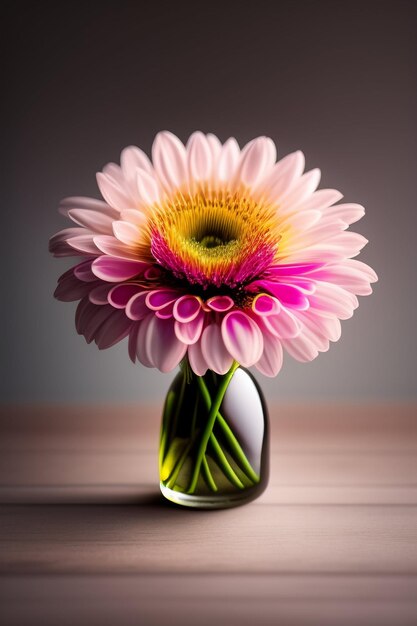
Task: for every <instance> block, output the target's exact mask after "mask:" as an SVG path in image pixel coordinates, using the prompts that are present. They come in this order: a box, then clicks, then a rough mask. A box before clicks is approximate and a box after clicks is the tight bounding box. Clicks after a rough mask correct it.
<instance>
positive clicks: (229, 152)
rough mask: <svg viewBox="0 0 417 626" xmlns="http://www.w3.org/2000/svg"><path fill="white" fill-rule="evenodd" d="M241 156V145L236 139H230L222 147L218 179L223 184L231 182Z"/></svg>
mask: <svg viewBox="0 0 417 626" xmlns="http://www.w3.org/2000/svg"><path fill="white" fill-rule="evenodd" d="M239 156H240V150H239V145H238V143H237V141H236V139H235V138H234V137H230V138H229V139H228V140H227V141H226V142H225V143H224V145H223V147H222V150H221V153H220V156H219V160H218V165H217V177H218V179H219V180H220V181H221V182H226V181H229V180H230V179H231V178H232V177H233V175H234V173H235V170H236V167H237V164H238V162H239Z"/></svg>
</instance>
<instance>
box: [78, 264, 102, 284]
mask: <svg viewBox="0 0 417 626" xmlns="http://www.w3.org/2000/svg"><path fill="white" fill-rule="evenodd" d="M91 267H92V264H91V261H90V260H88V261H83V262H82V263H79V264H78V265H76V266H75V267H74V268H73V272H74V276H76V277H77V278H78V280H82V281H84V282H85V283H92V282H94V281H97V277H96V276H95V275H94V274H93V272H92V271H91Z"/></svg>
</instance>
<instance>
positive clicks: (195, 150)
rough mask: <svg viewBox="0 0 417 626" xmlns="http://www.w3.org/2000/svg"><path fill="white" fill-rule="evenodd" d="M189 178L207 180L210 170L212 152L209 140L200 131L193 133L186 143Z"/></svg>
mask: <svg viewBox="0 0 417 626" xmlns="http://www.w3.org/2000/svg"><path fill="white" fill-rule="evenodd" d="M187 157H188V170H189V174H190V180H193V179H194V180H196V181H201V180H208V179H209V178H210V174H211V171H212V153H211V148H210V145H209V142H208V141H207V138H206V137H205V135H203V133H202V132H200V131H197V132H195V133H193V134H192V135H191V136H190V138H189V140H188V143H187Z"/></svg>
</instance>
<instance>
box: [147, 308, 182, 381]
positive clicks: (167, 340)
mask: <svg viewBox="0 0 417 626" xmlns="http://www.w3.org/2000/svg"><path fill="white" fill-rule="evenodd" d="M186 352H187V346H186V345H185V344H184V343H182V341H180V340H179V339H178V338H177V336H176V334H175V330H174V320H173V319H170V320H161V319H159V318H158V317H156V316H155V315H154V316H153V318H152V319H151V321H150V322H149V326H148V328H147V333H146V354H147V355H150V358H151V359H152V362H153V363H154V365H155V367H157V368H158V369H159V370H160V371H161V372H170V371H171V370H173V369H174V367H176V366H177V365H178V364H179V363H180V361H181V360H182V359H183V358H184V356H185V353H186Z"/></svg>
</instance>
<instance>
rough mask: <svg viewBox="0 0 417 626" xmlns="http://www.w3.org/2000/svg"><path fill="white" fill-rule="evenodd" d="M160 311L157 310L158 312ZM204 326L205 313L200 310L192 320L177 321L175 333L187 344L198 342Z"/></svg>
mask: <svg viewBox="0 0 417 626" xmlns="http://www.w3.org/2000/svg"><path fill="white" fill-rule="evenodd" d="M158 313H159V311H158V312H157V314H158ZM203 327H204V313H203V311H200V313H199V314H198V315H197V317H196V318H194V319H193V320H192V321H190V322H185V323H181V322H178V321H175V326H174V329H175V334H176V335H177V337H178V339H179V340H180V341H182V342H183V343H186V344H187V345H191V344H193V343H196V341H198V340H199V339H200V336H201V333H202V330H203Z"/></svg>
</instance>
